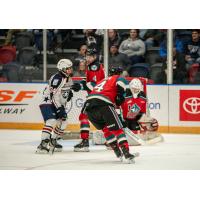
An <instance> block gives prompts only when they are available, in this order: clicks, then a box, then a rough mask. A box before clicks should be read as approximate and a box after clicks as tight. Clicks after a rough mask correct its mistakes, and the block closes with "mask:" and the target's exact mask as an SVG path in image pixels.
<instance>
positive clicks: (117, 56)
mask: <svg viewBox="0 0 200 200" xmlns="http://www.w3.org/2000/svg"><path fill="white" fill-rule="evenodd" d="M118 48H119V46H118V44H112V45H111V46H110V55H109V68H112V67H122V68H123V75H124V76H127V75H128V71H129V68H130V67H131V61H130V59H129V57H128V56H127V55H126V54H124V53H119V51H118Z"/></svg>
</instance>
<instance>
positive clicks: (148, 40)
mask: <svg viewBox="0 0 200 200" xmlns="http://www.w3.org/2000/svg"><path fill="white" fill-rule="evenodd" d="M164 36H165V31H163V30H162V29H140V38H141V39H142V40H143V41H144V42H145V45H146V47H147V48H149V47H154V46H160V42H161V41H162V40H163V37H164Z"/></svg>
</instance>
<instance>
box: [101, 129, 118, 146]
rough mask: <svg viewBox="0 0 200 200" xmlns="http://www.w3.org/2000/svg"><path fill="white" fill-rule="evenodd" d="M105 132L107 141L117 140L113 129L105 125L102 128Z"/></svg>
mask: <svg viewBox="0 0 200 200" xmlns="http://www.w3.org/2000/svg"><path fill="white" fill-rule="evenodd" d="M102 131H103V133H104V137H105V139H106V141H107V143H108V144H110V143H112V142H114V141H117V138H116V137H115V134H113V132H112V131H109V129H108V128H107V127H104V128H103V129H102Z"/></svg>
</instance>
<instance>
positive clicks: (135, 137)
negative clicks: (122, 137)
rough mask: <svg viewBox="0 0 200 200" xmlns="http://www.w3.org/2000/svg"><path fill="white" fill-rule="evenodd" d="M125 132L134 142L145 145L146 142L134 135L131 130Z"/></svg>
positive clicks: (127, 129) (125, 129)
mask: <svg viewBox="0 0 200 200" xmlns="http://www.w3.org/2000/svg"><path fill="white" fill-rule="evenodd" d="M124 132H125V134H126V135H128V136H129V137H130V138H131V139H132V140H134V141H135V142H137V143H139V144H140V145H144V144H145V141H144V140H143V139H141V138H140V137H138V136H137V135H136V134H134V133H133V132H132V131H131V130H130V129H129V128H124Z"/></svg>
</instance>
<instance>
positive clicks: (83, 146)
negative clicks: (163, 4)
mask: <svg viewBox="0 0 200 200" xmlns="http://www.w3.org/2000/svg"><path fill="white" fill-rule="evenodd" d="M74 151H75V152H89V151H90V150H89V140H88V139H82V141H81V142H80V143H79V144H77V145H75V146H74Z"/></svg>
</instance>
